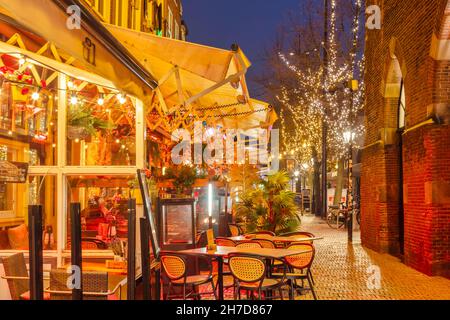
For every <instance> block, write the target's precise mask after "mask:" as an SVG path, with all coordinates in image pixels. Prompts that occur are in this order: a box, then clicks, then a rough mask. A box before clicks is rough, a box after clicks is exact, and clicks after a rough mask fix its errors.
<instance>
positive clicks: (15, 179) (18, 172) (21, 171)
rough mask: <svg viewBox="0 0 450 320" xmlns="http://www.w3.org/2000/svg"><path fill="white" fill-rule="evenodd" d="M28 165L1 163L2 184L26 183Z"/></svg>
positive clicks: (9, 162) (10, 162) (0, 180)
mask: <svg viewBox="0 0 450 320" xmlns="http://www.w3.org/2000/svg"><path fill="white" fill-rule="evenodd" d="M27 175H28V163H24V162H13V161H6V160H2V161H0V182H7V183H26V181H27Z"/></svg>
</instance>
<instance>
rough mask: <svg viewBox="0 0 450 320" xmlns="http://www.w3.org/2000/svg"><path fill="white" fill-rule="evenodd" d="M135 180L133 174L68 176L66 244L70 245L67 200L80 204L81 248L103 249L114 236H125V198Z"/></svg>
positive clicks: (126, 212) (126, 216) (126, 220)
mask: <svg viewBox="0 0 450 320" xmlns="http://www.w3.org/2000/svg"><path fill="white" fill-rule="evenodd" d="M134 182H135V176H70V177H68V199H67V204H68V206H67V209H68V212H67V216H68V217H69V218H68V222H67V234H68V239H67V245H66V248H69V247H70V230H71V229H70V203H80V204H81V217H82V218H81V220H82V221H81V225H82V226H81V228H82V238H83V239H84V241H83V243H82V246H83V248H84V249H106V248H108V247H109V245H110V244H111V242H112V241H114V239H116V238H119V239H123V240H126V239H127V236H128V199H129V195H130V188H131V186H132V185H133V184H134ZM87 239H91V241H87Z"/></svg>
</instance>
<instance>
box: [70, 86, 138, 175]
mask: <svg viewBox="0 0 450 320" xmlns="http://www.w3.org/2000/svg"><path fill="white" fill-rule="evenodd" d="M69 83H71V82H69ZM79 85H80V84H78V83H77V82H73V83H71V85H70V86H69V89H70V88H77V87H79ZM74 90H75V89H74ZM105 90H106V89H103V88H102V89H99V88H98V87H97V86H95V85H86V86H85V87H84V89H83V91H72V92H71V93H69V94H68V97H67V99H68V100H67V103H68V107H67V109H68V111H67V151H68V153H67V156H68V159H67V163H68V165H78V166H130V165H135V164H136V141H135V138H136V126H135V123H136V118H135V107H134V104H133V102H132V99H130V98H127V97H126V96H124V95H121V94H116V93H106V92H105ZM101 91H103V92H101ZM69 92H70V90H69Z"/></svg>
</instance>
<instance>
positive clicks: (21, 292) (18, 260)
mask: <svg viewBox="0 0 450 320" xmlns="http://www.w3.org/2000/svg"><path fill="white" fill-rule="evenodd" d="M2 262H3V268H4V270H5V275H4V276H2V277H1V278H2V279H5V280H6V281H7V283H8V287H9V292H10V294H11V299H12V300H30V277H29V275H28V270H27V264H26V262H25V256H24V254H23V253H22V252H20V253H16V254H13V255H11V256H9V257H3V258H2ZM49 299H50V295H49V294H45V293H44V300H49Z"/></svg>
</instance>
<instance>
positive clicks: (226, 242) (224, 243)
mask: <svg viewBox="0 0 450 320" xmlns="http://www.w3.org/2000/svg"><path fill="white" fill-rule="evenodd" d="M216 244H217V245H218V246H220V247H236V242H234V241H233V240H231V239H228V238H222V237H217V238H216Z"/></svg>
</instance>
